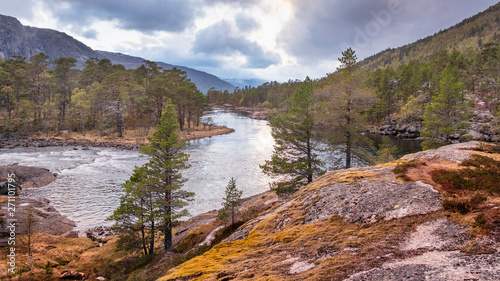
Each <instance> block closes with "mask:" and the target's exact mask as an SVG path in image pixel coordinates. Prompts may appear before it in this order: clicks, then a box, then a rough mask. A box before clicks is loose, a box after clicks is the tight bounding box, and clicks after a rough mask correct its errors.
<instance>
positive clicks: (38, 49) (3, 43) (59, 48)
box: [0, 15, 235, 93]
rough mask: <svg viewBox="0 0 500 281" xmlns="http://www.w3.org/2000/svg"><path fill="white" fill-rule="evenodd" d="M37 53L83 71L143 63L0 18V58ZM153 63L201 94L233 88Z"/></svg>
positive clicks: (209, 77) (214, 78)
mask: <svg viewBox="0 0 500 281" xmlns="http://www.w3.org/2000/svg"><path fill="white" fill-rule="evenodd" d="M39 53H45V54H46V55H48V56H49V57H50V60H51V61H52V60H54V59H57V58H59V57H72V58H75V59H76V60H77V68H78V69H83V67H84V64H85V61H87V60H88V59H89V58H97V59H109V60H110V61H111V62H112V63H113V64H121V65H123V66H125V68H127V69H135V68H137V67H139V66H140V65H141V64H142V63H143V62H144V60H145V59H143V58H140V57H134V56H129V55H125V54H121V53H112V52H105V51H96V50H93V49H92V48H90V47H89V46H87V45H85V44H83V43H82V42H80V41H78V40H76V39H74V38H73V37H71V36H69V35H67V34H66V33H63V32H59V31H56V30H52V29H45V28H37V27H31V26H24V25H22V24H21V22H20V21H19V20H18V19H16V18H14V17H10V16H5V15H0V59H9V58H11V57H12V56H16V55H18V56H23V57H26V58H27V59H29V58H30V57H31V56H33V55H36V54H39ZM156 63H157V64H158V65H159V66H161V67H163V68H165V69H171V68H174V67H177V68H179V69H181V70H183V71H185V72H186V74H187V76H188V77H189V79H191V81H192V82H193V83H195V84H196V86H197V87H198V89H199V90H200V91H202V92H203V93H207V92H208V90H209V89H210V88H214V89H216V90H221V91H224V90H227V91H229V92H233V90H234V89H235V86H233V85H232V84H230V83H228V82H226V81H223V80H221V79H219V78H218V77H217V76H215V75H212V74H209V73H206V72H203V71H199V70H196V69H192V68H189V67H185V66H176V65H171V64H167V63H163V62H156Z"/></svg>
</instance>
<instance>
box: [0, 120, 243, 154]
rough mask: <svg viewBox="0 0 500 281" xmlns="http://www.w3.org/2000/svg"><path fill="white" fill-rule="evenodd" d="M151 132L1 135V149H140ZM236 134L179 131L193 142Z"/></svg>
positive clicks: (205, 128)
mask: <svg viewBox="0 0 500 281" xmlns="http://www.w3.org/2000/svg"><path fill="white" fill-rule="evenodd" d="M153 131H154V130H150V132H149V133H148V134H144V133H141V132H139V130H125V134H124V136H123V137H122V138H118V137H113V136H99V134H98V133H97V132H89V133H87V134H85V135H82V134H81V133H74V132H62V133H60V134H59V135H58V136H55V137H48V138H46V137H45V136H43V135H32V136H24V135H19V134H10V135H9V136H6V135H5V134H0V148H8V149H9V148H15V147H47V146H73V147H75V148H76V149H78V147H81V148H83V149H85V148H87V147H110V148H117V149H125V150H131V149H139V148H140V144H141V143H147V142H148V140H147V137H148V136H150V135H151V134H152V133H153ZM232 132H234V129H232V128H227V127H225V126H217V125H212V126H199V127H194V128H191V129H187V130H184V131H179V132H178V134H179V136H180V138H181V139H184V140H193V139H202V138H207V137H213V136H218V135H225V134H230V133H232Z"/></svg>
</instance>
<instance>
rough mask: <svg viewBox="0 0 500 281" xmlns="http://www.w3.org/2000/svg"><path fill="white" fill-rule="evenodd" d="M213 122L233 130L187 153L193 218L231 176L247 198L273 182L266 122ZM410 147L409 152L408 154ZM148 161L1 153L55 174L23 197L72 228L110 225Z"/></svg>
mask: <svg viewBox="0 0 500 281" xmlns="http://www.w3.org/2000/svg"><path fill="white" fill-rule="evenodd" d="M206 116H207V117H212V119H213V120H214V122H215V124H217V125H225V126H227V127H229V128H233V129H235V132H234V133H231V134H228V135H221V136H214V137H211V138H205V139H199V140H193V141H190V145H189V146H188V148H187V153H188V154H189V155H190V157H189V164H190V165H191V167H190V168H189V169H187V170H185V171H183V172H182V174H183V177H184V178H186V179H188V181H187V182H186V183H185V184H184V187H183V188H184V189H185V190H187V191H192V192H194V193H195V197H194V201H192V202H191V203H190V204H189V205H188V206H187V209H188V210H189V212H190V214H191V215H198V214H201V213H204V212H207V211H210V210H214V209H220V208H221V203H222V198H223V197H224V191H225V187H226V186H227V184H228V182H229V180H230V179H231V177H233V178H235V179H236V186H237V188H238V189H240V190H243V197H247V196H251V195H255V194H258V193H261V192H263V191H266V190H268V189H269V182H271V181H272V178H270V177H269V176H267V175H265V174H263V173H262V171H261V170H260V168H259V165H261V164H264V162H265V161H266V160H268V159H270V157H271V154H272V152H273V145H274V140H273V138H272V136H271V129H270V127H269V126H268V122H267V121H263V120H254V119H250V118H248V117H244V116H241V115H239V114H238V113H235V112H227V111H220V110H216V111H213V112H212V113H210V114H208V115H206ZM396 144H397V145H398V146H399V147H400V148H402V149H407V150H405V151H404V152H405V153H408V152H415V151H418V150H419V149H420V148H419V147H416V146H415V142H414V141H413V142H405V143H403V144H398V143H396ZM408 147H409V150H408ZM146 162H147V159H146V158H145V157H143V156H141V154H140V153H139V151H137V150H118V149H113V148H96V147H91V148H90V149H89V150H81V148H79V149H78V150H74V149H73V147H43V148H14V149H0V165H7V164H12V163H19V164H20V165H27V166H35V167H43V168H47V169H49V170H50V171H51V172H54V173H57V174H58V176H57V180H55V181H54V182H52V183H51V184H49V185H47V186H44V187H40V188H27V189H25V190H23V191H22V193H21V196H42V197H45V198H47V199H49V200H50V201H51V205H52V206H54V207H55V208H56V209H57V210H58V211H59V212H60V213H61V214H62V215H65V216H67V217H68V218H70V219H72V220H73V221H75V223H76V227H75V229H74V230H79V231H83V230H86V229H89V228H93V227H96V226H101V225H102V226H106V225H107V226H110V225H112V224H113V222H111V221H106V218H107V217H108V216H110V215H111V214H112V213H113V210H114V209H116V208H117V207H118V204H119V202H120V196H121V195H122V188H121V185H122V184H123V183H124V182H125V181H126V180H127V179H128V178H129V177H130V175H131V174H132V170H133V168H134V167H135V166H140V165H142V164H144V163H146Z"/></svg>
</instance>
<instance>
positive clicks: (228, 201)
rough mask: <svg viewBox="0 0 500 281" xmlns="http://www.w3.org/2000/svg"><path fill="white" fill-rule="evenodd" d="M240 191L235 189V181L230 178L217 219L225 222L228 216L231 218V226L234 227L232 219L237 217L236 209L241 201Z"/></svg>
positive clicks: (241, 192)
mask: <svg viewBox="0 0 500 281" xmlns="http://www.w3.org/2000/svg"><path fill="white" fill-rule="evenodd" d="M241 194H243V191H242V190H239V189H237V188H236V180H235V179H234V178H231V180H230V181H229V183H228V185H227V186H226V196H225V197H224V202H222V206H223V208H222V210H221V211H220V212H219V218H221V220H222V221H224V222H225V221H226V219H227V217H228V216H231V225H234V219H235V217H236V216H237V215H238V207H239V206H241V203H243V200H242V199H241Z"/></svg>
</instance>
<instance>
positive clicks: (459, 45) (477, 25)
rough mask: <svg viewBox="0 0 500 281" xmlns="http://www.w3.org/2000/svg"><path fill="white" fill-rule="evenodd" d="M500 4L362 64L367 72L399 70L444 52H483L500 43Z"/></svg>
mask: <svg viewBox="0 0 500 281" xmlns="http://www.w3.org/2000/svg"><path fill="white" fill-rule="evenodd" d="M499 30H500V3H497V4H496V5H493V6H491V7H490V8H489V9H487V10H486V11H483V12H481V13H479V14H477V15H475V16H472V17H470V18H468V19H465V20H463V21H462V22H460V23H458V24H456V25H454V26H452V27H450V28H448V29H446V30H442V31H439V32H438V33H436V34H434V35H430V36H427V37H425V38H423V39H420V40H418V41H417V42H414V43H411V44H408V45H405V46H402V47H399V48H395V49H387V50H385V51H382V52H380V53H378V54H375V55H373V56H370V57H368V58H366V59H364V60H363V61H361V62H360V64H361V66H362V67H363V68H365V69H368V70H374V69H377V68H384V67H398V66H401V65H405V64H408V63H409V62H410V61H419V62H427V61H429V60H431V59H432V58H435V57H436V56H437V55H438V54H439V53H440V52H442V51H444V50H448V51H451V50H453V49H456V50H457V51H459V52H460V53H463V54H466V53H468V52H471V51H472V52H474V51H478V50H479V49H481V47H482V46H483V44H485V43H486V42H489V41H493V42H499V41H500V33H499Z"/></svg>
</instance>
